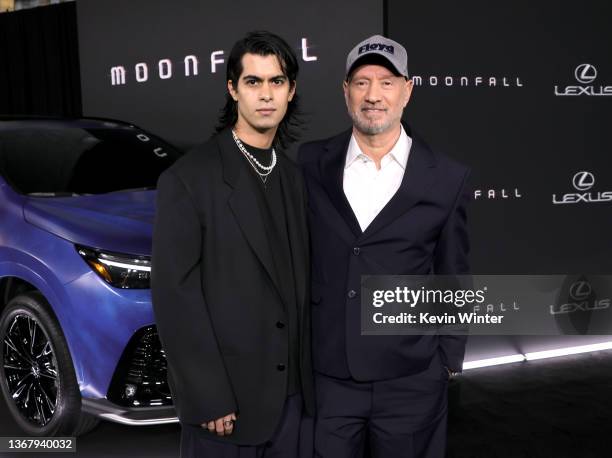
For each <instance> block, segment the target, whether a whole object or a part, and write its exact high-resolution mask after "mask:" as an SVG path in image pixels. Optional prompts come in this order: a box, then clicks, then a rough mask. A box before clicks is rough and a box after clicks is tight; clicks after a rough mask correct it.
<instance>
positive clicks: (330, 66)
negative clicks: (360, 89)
mask: <svg viewBox="0 0 612 458" xmlns="http://www.w3.org/2000/svg"><path fill="white" fill-rule="evenodd" d="M230 4H231V6H229V5H230ZM264 6H265V7H264ZM77 15H78V22H79V45H80V55H81V79H82V87H83V111H84V113H85V114H87V115H98V116H99V115H104V116H108V117H114V118H118V119H127V120H130V121H132V122H134V123H137V124H139V125H140V126H141V127H144V128H147V129H150V130H152V131H154V132H156V133H157V134H160V135H161V136H162V137H164V138H166V139H168V140H170V141H171V142H173V143H175V144H177V145H179V146H183V147H188V146H191V145H193V144H195V143H197V142H200V141H202V140H205V139H207V138H208V137H209V136H210V135H211V133H212V127H213V126H214V125H215V124H216V120H217V117H218V113H219V109H220V108H221V107H222V106H223V101H224V95H225V64H224V63H221V64H219V65H218V66H217V67H216V72H215V73H213V72H212V71H211V57H212V58H216V59H219V58H223V57H224V58H227V56H228V55H229V51H230V49H231V46H232V44H233V43H234V42H235V41H236V40H237V39H239V38H241V37H242V36H244V34H245V33H246V32H248V31H250V30H257V29H266V30H271V31H273V32H275V33H277V34H279V35H281V36H282V37H283V38H285V39H286V40H287V42H288V43H289V44H290V45H292V46H293V47H294V48H295V50H296V53H297V54H298V57H300V56H302V52H303V51H302V49H301V48H302V38H306V39H307V43H308V51H307V56H308V58H312V57H316V58H317V60H307V61H306V60H303V59H300V75H299V77H298V89H297V90H298V93H299V94H300V95H301V98H302V102H303V107H302V108H303V111H304V112H305V113H306V114H307V115H309V116H308V119H309V123H308V131H307V132H306V136H307V138H315V137H320V136H322V135H330V134H332V133H333V132H334V131H336V130H337V129H338V128H340V127H346V126H347V125H348V124H347V123H348V120H349V118H348V116H347V115H346V110H345V108H344V102H343V98H342V92H341V81H342V72H343V68H344V63H343V61H344V57H345V55H346V49H347V48H349V47H350V46H352V45H354V43H356V42H357V41H358V40H360V39H362V38H364V37H367V36H369V35H372V34H374V33H381V32H382V26H383V20H382V9H381V8H380V5H377V6H376V7H374V8H372V2H370V1H367V0H343V1H334V2H330V1H325V0H313V1H309V2H296V1H287V0H269V1H266V2H265V3H261V2H248V1H245V0H238V1H232V2H225V3H224V2H209V1H205V0H184V1H182V2H180V4H178V3H177V4H172V5H170V4H169V3H168V2H166V1H161V0H155V1H151V0H131V1H129V2H126V1H122V0H107V1H104V2H99V1H96V0H79V2H78V5H77ZM216 51H222V52H223V55H221V56H220V55H218V54H215V55H214V56H211V55H212V53H214V52H216ZM187 56H194V57H195V58H196V59H197V61H198V75H194V72H193V68H192V67H190V72H189V75H190V76H185V66H184V62H185V58H186V57H187ZM165 59H167V61H164V60H165ZM160 60H161V61H164V62H162V71H163V73H162V74H163V76H167V75H168V68H169V67H168V61H169V62H170V63H171V65H172V76H171V77H170V78H161V77H160V73H159V65H160ZM137 65H138V68H137ZM118 66H122V67H123V68H124V69H125V84H114V85H113V79H112V68H113V67H118ZM145 68H146V69H147V77H148V78H147V80H146V81H141V82H139V81H137V77H140V79H142V80H144V76H145V74H144V71H145V70H144V69H145ZM137 72H138V73H137ZM115 83H117V80H115ZM322 113H325V116H321V114H322Z"/></svg>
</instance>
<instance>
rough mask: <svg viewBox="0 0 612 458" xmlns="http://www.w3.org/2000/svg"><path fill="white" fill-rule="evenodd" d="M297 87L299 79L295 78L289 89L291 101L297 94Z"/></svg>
mask: <svg viewBox="0 0 612 458" xmlns="http://www.w3.org/2000/svg"><path fill="white" fill-rule="evenodd" d="M296 87H297V81H295V80H293V81H291V87H290V89H289V101H290V102H291V101H292V100H293V96H294V95H295V89H296Z"/></svg>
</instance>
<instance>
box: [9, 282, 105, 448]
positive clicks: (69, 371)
mask: <svg viewBox="0 0 612 458" xmlns="http://www.w3.org/2000/svg"><path fill="white" fill-rule="evenodd" d="M0 388H1V391H2V394H3V395H4V398H5V399H6V402H7V404H8V407H9V410H10V412H11V415H12V417H13V419H14V420H15V422H16V423H17V424H18V426H19V427H20V428H21V429H22V430H23V431H24V432H26V433H27V434H29V435H31V436H47V437H51V436H75V437H76V436H78V435H82V434H85V433H86V432H88V431H91V430H92V429H93V428H95V427H96V426H97V424H98V423H99V420H98V418H96V417H93V416H91V415H88V414H86V413H84V412H82V411H81V393H80V391H79V385H78V383H77V380H76V374H75V370H74V365H73V364H72V358H71V356H70V352H69V350H68V345H67V343H66V339H65V337H64V334H63V332H62V330H61V327H60V325H59V323H58V321H57V319H56V318H55V316H54V314H53V312H52V311H51V307H50V305H49V303H48V302H47V300H46V299H45V298H44V296H43V295H42V294H41V293H39V292H37V291H32V292H27V293H23V294H20V295H19V296H17V297H15V298H13V299H12V300H11V301H10V302H9V303H8V304H7V306H6V308H5V309H4V311H3V312H2V315H1V316H0Z"/></svg>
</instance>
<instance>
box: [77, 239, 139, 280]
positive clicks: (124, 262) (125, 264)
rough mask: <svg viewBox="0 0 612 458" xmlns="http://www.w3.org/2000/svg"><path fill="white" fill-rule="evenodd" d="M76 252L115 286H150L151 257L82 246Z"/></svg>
mask: <svg viewBox="0 0 612 458" xmlns="http://www.w3.org/2000/svg"><path fill="white" fill-rule="evenodd" d="M76 249H77V252H78V253H79V254H80V255H81V256H82V257H83V259H84V260H85V262H87V264H89V266H90V267H91V268H92V270H93V271H94V272H95V273H97V274H98V275H99V276H100V277H101V278H102V279H103V280H104V281H106V282H107V283H109V284H110V285H112V286H114V287H115V288H131V289H146V288H150V287H151V258H150V257H149V256H135V255H129V254H120V253H110V252H104V251H101V250H96V249H93V248H87V247H84V246H79V245H77V246H76Z"/></svg>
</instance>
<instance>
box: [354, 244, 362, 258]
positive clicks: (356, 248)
mask: <svg viewBox="0 0 612 458" xmlns="http://www.w3.org/2000/svg"><path fill="white" fill-rule="evenodd" d="M359 253H361V248H359V247H358V246H356V247H355V248H353V254H354V255H355V256H359Z"/></svg>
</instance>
